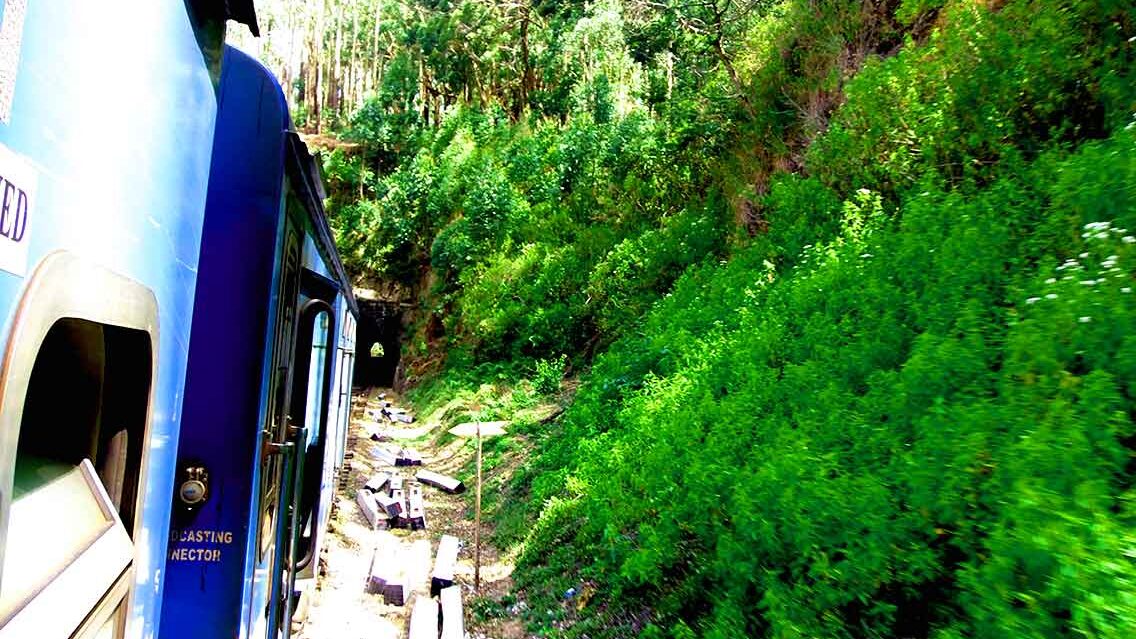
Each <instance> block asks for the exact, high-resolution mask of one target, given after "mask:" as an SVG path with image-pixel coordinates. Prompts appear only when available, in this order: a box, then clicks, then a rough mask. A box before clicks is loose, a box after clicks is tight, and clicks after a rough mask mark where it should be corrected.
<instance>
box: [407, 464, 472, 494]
mask: <svg viewBox="0 0 1136 639" xmlns="http://www.w3.org/2000/svg"><path fill="white" fill-rule="evenodd" d="M414 478H415V479H417V480H418V481H420V482H422V483H423V484H428V485H430V486H433V487H435V488H440V489H442V490H444V491H446V492H447V493H450V494H457V493H460V492H462V491H464V490H465V484H463V483H462V482H461V480H459V479H455V478H453V477H450V476H449V475H443V474H442V473H436V472H434V471H432V470H426V469H425V468H423V469H422V470H420V471H418V472H417V473H416V474H415V475H414Z"/></svg>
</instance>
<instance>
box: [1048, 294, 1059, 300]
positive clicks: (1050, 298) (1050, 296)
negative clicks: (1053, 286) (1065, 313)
mask: <svg viewBox="0 0 1136 639" xmlns="http://www.w3.org/2000/svg"><path fill="white" fill-rule="evenodd" d="M1045 299H1047V300H1055V299H1057V293H1050V294H1048V295H1046V296H1045Z"/></svg>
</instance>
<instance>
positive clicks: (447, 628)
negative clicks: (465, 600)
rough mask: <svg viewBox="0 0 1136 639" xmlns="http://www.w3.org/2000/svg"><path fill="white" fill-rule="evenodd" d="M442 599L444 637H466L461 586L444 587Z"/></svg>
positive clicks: (461, 638) (445, 638)
mask: <svg viewBox="0 0 1136 639" xmlns="http://www.w3.org/2000/svg"><path fill="white" fill-rule="evenodd" d="M440 599H441V600H442V639H465V620H464V619H463V618H462V600H461V586H450V587H449V588H443V589H442V594H441V597H440Z"/></svg>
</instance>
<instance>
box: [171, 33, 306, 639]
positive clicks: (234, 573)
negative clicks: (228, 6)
mask: <svg viewBox="0 0 1136 639" xmlns="http://www.w3.org/2000/svg"><path fill="white" fill-rule="evenodd" d="M222 69H223V71H222V78H221V85H220V94H219V101H220V107H219V113H218V117H217V129H216V140H215V145H214V151H213V157H214V162H213V167H212V175H211V179H210V185H209V198H208V203H207V208H206V218H205V231H204V239H203V241H202V250H201V263H200V272H199V280H198V281H199V286H198V289H197V291H198V293H197V299H196V308H195V316H194V323H193V336H192V341H191V352H190V359H189V371H188V380H187V386H186V398H187V399H186V407H185V415H184V427H183V429H182V434H181V443H180V447H179V448H180V452H179V460H180V462H181V463H185V464H190V463H195V464H201V465H203V466H204V467H205V468H207V469H208V471H209V474H210V491H211V495H210V498H209V499H208V500H207V502H206V503H205V504H204V505H203V506H202V507H201V508H200V509H199V510H197V511H196V512H185V509H184V508H179V507H178V506H175V522H176V523H175V525H176V526H177V527H178V529H179V530H183V531H220V532H223V533H231V536H232V541H231V543H229V544H222V545H210V544H209V543H201V542H197V541H192V540H191V541H186V542H184V543H183V542H180V541H179V543H178V544H172V545H171V553H170V559H169V563H168V564H167V565H168V573H169V576H168V583H167V597H166V603H165V606H164V609H163V615H162V616H163V618H162V630H161V636H162V637H163V639H176V638H180V637H187V638H188V637H193V638H197V637H203V636H209V637H237V636H246V635H247V633H248V629H247V621H246V620H247V618H248V615H247V610H248V605H249V604H250V600H251V599H253V598H254V597H255V598H258V599H260V601H261V604H260V605H262V606H263V601H264V600H263V596H258V595H257V594H256V593H253V592H252V590H253V589H252V587H251V586H252V584H251V583H250V580H251V578H252V571H253V564H254V563H255V559H256V558H255V555H256V552H257V550H256V545H257V544H256V534H255V532H256V531H255V525H256V518H255V514H256V512H257V505H256V503H255V502H256V498H257V495H256V493H255V486H256V485H257V481H258V479H259V478H258V477H257V472H256V471H257V468H258V465H259V464H258V453H259V443H260V442H259V433H260V428H261V424H262V423H263V420H264V415H265V410H266V406H265V404H266V401H267V399H266V398H267V390H268V388H267V384H266V380H267V379H268V378H269V377H270V375H269V373H270V359H269V358H270V352H269V351H270V348H271V344H270V341H271V339H270V337H271V335H272V333H273V332H272V330H271V326H272V324H273V323H274V322H275V317H274V315H273V309H274V308H275V306H276V305H275V303H274V299H273V292H274V291H275V290H276V289H277V286H276V281H277V279H278V278H279V273H278V272H277V269H276V263H277V262H278V261H279V252H280V241H279V234H280V229H281V219H282V216H281V213H282V208H281V198H282V187H283V174H282V172H283V168H282V167H283V161H284V131H285V130H286V129H287V128H288V125H289V123H288V113H287V107H286V105H285V102H284V96H283V94H282V93H281V91H280V88H279V86H278V85H277V84H276V82H275V80H274V79H273V78H272V76H271V75H270V74H269V73H268V71H267V70H265V69H264V68H263V67H262V66H261V65H260V64H259V63H257V62H255V61H254V60H252V59H251V58H249V57H248V56H246V55H245V54H243V53H240V52H238V51H235V50H233V49H229V50H227V51H226V54H225V59H224V62H223V64H222ZM176 536H177V537H178V538H179V539H180V538H183V537H185V538H187V539H196V535H186V534H184V533H178V534H177V535H176ZM181 547H186V548H216V549H218V550H220V551H221V552H220V554H219V555H216V556H215V557H214V558H215V561H201V560H197V561H186V560H183V558H182V557H183V555H182V554H181V553H179V552H178V548H181Z"/></svg>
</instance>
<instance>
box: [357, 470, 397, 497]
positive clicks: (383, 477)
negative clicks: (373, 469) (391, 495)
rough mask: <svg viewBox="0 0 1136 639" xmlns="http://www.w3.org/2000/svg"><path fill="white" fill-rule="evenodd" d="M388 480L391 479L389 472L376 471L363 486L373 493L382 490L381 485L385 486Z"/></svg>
mask: <svg viewBox="0 0 1136 639" xmlns="http://www.w3.org/2000/svg"><path fill="white" fill-rule="evenodd" d="M390 480H391V474H390V473H376V474H375V475H373V476H372V477H371V478H370V479H368V480H367V483H366V484H364V485H363V488H366V489H367V490H369V491H371V492H373V493H377V492H379V491H380V490H382V489H383V487H385V486H386V485H387V482H389V481H390Z"/></svg>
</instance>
